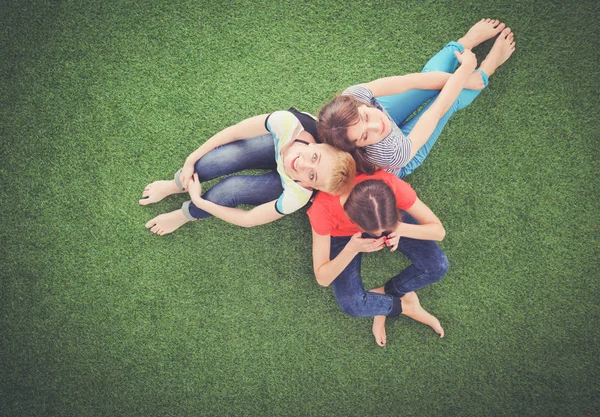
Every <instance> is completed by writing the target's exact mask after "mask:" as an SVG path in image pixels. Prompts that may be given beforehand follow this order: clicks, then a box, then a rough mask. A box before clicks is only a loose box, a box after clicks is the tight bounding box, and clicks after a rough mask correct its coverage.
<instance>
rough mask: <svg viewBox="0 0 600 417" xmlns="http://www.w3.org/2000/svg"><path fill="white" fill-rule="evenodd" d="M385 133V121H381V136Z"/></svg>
mask: <svg viewBox="0 0 600 417" xmlns="http://www.w3.org/2000/svg"><path fill="white" fill-rule="evenodd" d="M384 132H385V120H383V119H381V134H382V135H383V133H384Z"/></svg>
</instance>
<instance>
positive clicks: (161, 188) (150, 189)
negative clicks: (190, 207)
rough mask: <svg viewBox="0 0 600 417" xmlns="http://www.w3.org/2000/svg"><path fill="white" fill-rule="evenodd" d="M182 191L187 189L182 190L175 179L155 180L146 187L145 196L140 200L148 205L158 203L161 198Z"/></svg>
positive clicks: (144, 204) (142, 203) (143, 194)
mask: <svg viewBox="0 0 600 417" xmlns="http://www.w3.org/2000/svg"><path fill="white" fill-rule="evenodd" d="M181 193H185V191H181V190H180V189H179V187H177V185H176V184H175V181H173V180H171V181H164V180H163V181H154V182H153V183H152V184H148V185H147V186H146V188H144V192H143V193H142V197H144V198H142V199H141V200H140V204H141V205H142V206H147V205H148V204H152V203H158V202H159V201H160V200H162V199H163V198H165V197H168V196H170V195H173V194H181Z"/></svg>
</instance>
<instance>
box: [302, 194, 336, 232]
mask: <svg viewBox="0 0 600 417" xmlns="http://www.w3.org/2000/svg"><path fill="white" fill-rule="evenodd" d="M319 194H320V193H319ZM322 203H323V201H322V199H320V198H319V196H317V198H315V201H314V202H313V204H312V206H311V207H310V208H309V209H308V211H307V214H308V219H309V220H310V226H311V227H312V228H313V230H314V231H315V232H317V234H319V235H321V236H326V235H330V234H331V231H332V230H334V229H335V220H334V219H333V218H332V216H331V215H330V213H329V212H328V210H327V208H326V207H325V205H324V204H322Z"/></svg>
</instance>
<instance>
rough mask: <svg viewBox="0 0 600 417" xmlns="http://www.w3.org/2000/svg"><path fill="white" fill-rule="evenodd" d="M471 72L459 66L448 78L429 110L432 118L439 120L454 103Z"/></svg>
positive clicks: (467, 68)
mask: <svg viewBox="0 0 600 417" xmlns="http://www.w3.org/2000/svg"><path fill="white" fill-rule="evenodd" d="M472 73H473V70H472V69H471V68H470V67H466V66H461V67H460V68H458V69H457V70H456V72H455V73H454V74H452V75H451V76H450V78H449V79H448V81H447V82H446V84H445V85H444V87H443V88H442V91H440V94H439V95H438V97H437V98H436V99H435V101H434V103H433V104H432V105H431V107H430V108H429V110H428V112H430V113H434V116H435V117H437V118H438V119H440V118H441V117H442V116H443V115H444V114H446V112H447V111H448V110H449V109H450V106H452V103H454V101H456V99H457V98H458V95H459V94H460V92H461V91H462V90H463V88H464V87H465V84H466V83H467V80H468V79H469V77H471V74H472Z"/></svg>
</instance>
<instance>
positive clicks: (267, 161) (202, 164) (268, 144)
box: [175, 133, 277, 190]
mask: <svg viewBox="0 0 600 417" xmlns="http://www.w3.org/2000/svg"><path fill="white" fill-rule="evenodd" d="M245 169H273V170H275V169H277V162H276V160H275V146H274V144H273V136H271V134H270V133H266V134H264V135H261V136H256V137H254V138H248V139H242V140H238V141H235V142H231V143H228V144H226V145H223V146H219V147H218V148H215V149H213V150H211V151H210V152H208V153H207V154H206V155H204V156H203V157H202V158H200V159H199V160H198V161H196V164H195V165H194V172H197V173H198V177H200V181H209V180H212V179H214V178H218V177H221V176H223V175H229V174H234V173H236V172H240V171H243V170H245ZM180 172H181V170H179V171H177V172H176V173H175V183H176V184H177V186H178V187H179V188H180V189H182V190H183V187H182V186H181V182H180V181H179V174H180Z"/></svg>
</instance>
